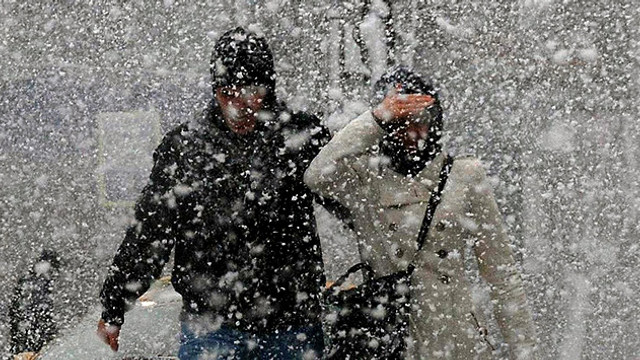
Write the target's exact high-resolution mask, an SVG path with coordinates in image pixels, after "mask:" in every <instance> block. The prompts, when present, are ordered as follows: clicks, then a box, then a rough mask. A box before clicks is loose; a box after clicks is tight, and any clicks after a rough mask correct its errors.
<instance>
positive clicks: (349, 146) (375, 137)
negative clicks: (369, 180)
mask: <svg viewBox="0 0 640 360" xmlns="http://www.w3.org/2000/svg"><path fill="white" fill-rule="evenodd" d="M383 135H384V131H383V130H382V128H381V127H380V126H379V125H378V124H377V122H376V121H375V120H374V118H373V116H372V114H371V112H370V111H367V112H365V113H363V114H362V115H360V116H359V117H358V118H356V119H355V120H353V121H351V122H350V123H349V124H348V125H347V126H345V127H344V129H342V130H341V131H339V132H338V133H337V134H336V135H335V136H334V137H333V139H331V141H329V143H328V144H327V145H325V146H324V148H322V150H321V151H320V153H319V154H318V156H316V158H315V159H314V160H313V161H312V162H311V165H309V168H308V169H307V171H306V172H305V174H304V181H305V183H306V184H307V185H308V186H309V188H310V189H311V190H313V191H314V192H315V193H317V194H319V195H320V196H322V197H325V198H331V199H335V200H337V201H339V202H340V203H342V204H343V205H345V206H347V207H352V205H353V204H351V203H352V202H357V201H361V200H362V199H360V196H358V192H359V190H360V189H361V188H362V186H363V185H365V183H366V180H365V179H364V178H363V177H364V176H365V175H366V174H365V173H363V171H364V172H366V171H367V170H368V169H367V168H366V166H365V167H364V168H363V167H362V165H361V164H356V161H355V159H356V158H358V157H359V156H362V155H364V154H366V153H367V152H369V151H370V150H371V148H372V147H373V146H376V145H378V144H379V143H380V140H381V139H382V137H383ZM367 166H368V164H367Z"/></svg>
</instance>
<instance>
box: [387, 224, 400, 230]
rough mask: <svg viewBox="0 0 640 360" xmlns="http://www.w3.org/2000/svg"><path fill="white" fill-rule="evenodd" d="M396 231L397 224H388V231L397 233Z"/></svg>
mask: <svg viewBox="0 0 640 360" xmlns="http://www.w3.org/2000/svg"><path fill="white" fill-rule="evenodd" d="M397 230H398V224H396V223H391V224H389V231H397Z"/></svg>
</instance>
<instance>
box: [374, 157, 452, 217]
mask: <svg viewBox="0 0 640 360" xmlns="http://www.w3.org/2000/svg"><path fill="white" fill-rule="evenodd" d="M444 154H445V152H444V151H443V152H440V153H439V154H438V155H437V156H436V157H435V158H434V159H433V160H431V161H430V162H429V163H428V164H427V165H426V166H425V167H424V169H422V171H420V172H419V173H418V174H417V175H416V176H415V177H407V176H404V175H402V174H399V173H397V172H395V171H393V170H392V169H391V168H389V167H388V166H383V167H382V168H381V173H380V177H381V179H382V181H381V182H380V185H381V186H380V188H379V189H378V194H379V202H380V205H382V206H384V207H400V206H403V205H409V204H414V203H420V202H427V201H429V197H430V196H431V192H432V191H433V189H434V188H435V187H436V186H437V185H438V181H439V179H440V170H441V169H442V165H443V164H444Z"/></svg>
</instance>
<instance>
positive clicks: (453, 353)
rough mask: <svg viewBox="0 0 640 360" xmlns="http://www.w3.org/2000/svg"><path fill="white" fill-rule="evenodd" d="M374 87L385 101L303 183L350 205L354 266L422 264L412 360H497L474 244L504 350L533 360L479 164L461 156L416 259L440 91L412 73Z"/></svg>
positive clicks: (435, 160)
mask: <svg viewBox="0 0 640 360" xmlns="http://www.w3.org/2000/svg"><path fill="white" fill-rule="evenodd" d="M376 88H377V100H378V101H379V105H378V106H377V107H376V108H375V109H374V110H373V111H367V112H365V113H364V114H362V115H361V116H359V117H358V118H356V119H355V120H353V121H352V122H350V123H349V124H348V125H347V126H346V127H345V128H344V129H343V130H342V131H340V132H338V133H337V134H336V135H335V137H334V138H333V139H332V140H331V142H330V143H329V144H328V145H326V146H325V147H324V149H323V150H322V151H321V152H320V154H319V155H318V156H317V157H316V158H315V159H314V160H313V162H312V163H311V165H310V167H309V168H308V170H307V172H306V174H305V182H306V183H307V185H308V186H309V187H310V188H311V189H312V190H314V191H315V192H317V193H319V194H320V195H322V196H324V197H331V198H334V199H336V200H338V201H339V202H341V203H342V204H343V205H345V206H346V207H347V208H349V209H350V211H351V213H352V216H353V223H354V225H355V230H356V234H357V236H358V240H359V244H358V246H359V250H360V255H361V259H354V263H355V262H358V260H362V261H366V262H368V263H369V264H370V265H371V266H372V267H373V269H374V271H375V272H376V276H384V275H387V274H390V273H393V272H396V271H400V270H404V269H406V268H407V266H408V265H409V263H410V262H411V261H414V264H416V265H417V268H416V271H415V272H414V273H413V278H412V285H413V286H412V290H411V291H412V293H411V299H412V302H413V304H412V305H413V310H414V311H413V312H412V313H411V318H410V341H409V342H408V344H407V346H408V349H407V357H408V358H417V359H474V358H479V359H491V358H493V357H494V354H495V353H494V352H493V350H494V349H495V348H496V345H497V344H495V339H496V337H495V336H494V335H495V334H490V333H488V330H487V328H486V327H485V324H486V319H485V317H484V316H483V311H482V310H481V309H477V308H476V306H475V304H474V301H473V297H474V296H473V294H472V292H471V288H472V287H471V284H470V282H469V280H468V278H467V276H465V258H464V257H465V249H467V248H468V247H471V248H472V250H473V251H472V252H470V253H472V254H474V256H475V257H476V258H477V262H478V266H479V272H480V275H481V276H482V278H483V279H484V280H485V281H486V282H487V283H488V285H489V286H490V290H491V298H492V300H493V303H494V306H493V308H494V314H495V318H496V320H497V323H498V325H499V328H500V331H501V333H502V338H504V340H505V343H506V344H507V345H508V347H506V349H507V350H506V353H508V354H509V357H510V358H513V359H533V358H535V357H534V352H533V348H534V343H535V333H534V325H533V321H532V318H531V314H530V312H529V309H528V307H527V304H526V296H525V293H524V291H523V287H522V281H521V278H520V275H519V274H518V272H517V270H516V267H515V261H514V257H513V253H512V251H511V248H510V244H509V241H508V238H507V236H506V234H505V230H504V227H503V224H502V217H501V214H500V212H499V210H498V207H497V205H496V202H495V200H494V197H493V193H492V190H491V186H490V184H489V183H488V181H487V178H486V175H485V171H484V169H483V167H482V165H481V163H480V162H479V161H478V160H477V159H475V158H458V159H455V161H454V164H453V167H452V169H451V172H450V175H449V179H448V181H447V183H446V187H445V189H444V191H443V194H442V200H441V203H440V205H439V206H438V208H437V210H436V212H435V215H434V219H433V221H432V223H431V228H430V231H429V233H428V236H427V240H426V242H425V245H424V247H423V248H422V250H421V251H420V252H419V253H417V257H416V258H415V260H414V256H415V255H416V251H417V234H418V231H419V228H420V225H421V223H422V219H423V216H424V214H425V212H426V206H427V205H426V204H427V202H428V200H429V197H430V194H431V192H432V190H434V188H435V187H437V185H438V180H439V173H440V170H441V168H442V166H443V163H444V160H445V153H444V152H443V151H441V149H440V145H439V144H438V140H439V138H440V131H441V126H442V111H441V108H440V105H439V102H438V98H437V94H436V93H435V91H433V88H432V87H431V86H429V85H426V84H425V83H424V82H423V81H422V79H421V78H420V77H419V76H417V75H415V74H414V73H412V72H411V71H409V70H407V69H405V68H396V69H393V70H392V71H390V72H389V73H387V74H386V75H385V76H383V78H382V79H380V81H378V83H377V84H376ZM407 94H411V95H407ZM425 108H428V109H427V110H424V109H425ZM425 114H426V115H425ZM427 115H430V116H427ZM425 119H426V120H425ZM467 253H469V252H467ZM498 338H499V337H498Z"/></svg>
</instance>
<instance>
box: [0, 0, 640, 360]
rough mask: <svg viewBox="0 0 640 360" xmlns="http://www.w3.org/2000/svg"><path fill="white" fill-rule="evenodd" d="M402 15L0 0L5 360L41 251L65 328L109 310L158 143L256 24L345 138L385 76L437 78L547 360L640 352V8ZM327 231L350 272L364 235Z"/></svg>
mask: <svg viewBox="0 0 640 360" xmlns="http://www.w3.org/2000/svg"><path fill="white" fill-rule="evenodd" d="M391 3H392V5H391V6H389V3H388V2H385V1H382V0H375V1H371V2H369V1H366V2H365V1H316V0H313V1H294V0H272V1H259V0H239V1H188V2H186V1H177V0H175V1H174V0H164V1H163V2H143V1H82V2H81V1H60V2H53V1H51V2H47V1H33V2H28V3H25V2H21V1H3V2H0V20H1V21H0V23H1V24H2V26H0V184H1V186H0V288H3V289H5V291H3V292H2V293H0V346H2V348H4V349H5V350H4V351H7V350H6V346H7V328H6V326H4V327H3V325H2V324H6V323H7V322H6V321H5V318H6V309H7V304H8V300H9V297H10V290H9V289H10V288H11V287H12V286H13V284H14V283H15V281H16V278H17V277H18V276H20V275H22V274H24V273H25V272H26V269H27V267H28V264H29V263H30V262H32V261H33V259H34V258H36V257H37V256H38V254H39V253H40V251H41V250H42V249H45V248H46V249H55V250H57V251H59V252H60V254H61V255H62V258H63V266H62V277H61V279H60V280H59V281H58V285H57V287H56V289H55V291H56V293H57V295H56V301H57V302H58V304H57V308H58V309H59V313H58V316H59V321H60V324H61V326H63V327H65V326H73V323H74V321H75V320H76V319H78V317H80V316H81V315H82V314H83V313H84V312H85V311H86V310H87V309H89V308H91V307H95V306H96V305H97V304H98V300H97V294H98V291H99V289H100V286H101V283H102V280H103V279H104V276H105V274H106V268H107V266H108V265H109V263H110V261H111V258H112V256H113V254H114V252H115V249H116V248H117V246H118V245H119V243H120V241H121V240H122V237H123V235H124V229H125V227H126V225H127V223H128V221H130V215H131V204H132V202H133V201H135V198H136V196H137V193H138V192H139V191H140V189H141V187H142V186H144V182H145V179H146V177H147V176H148V170H149V166H150V160H149V159H150V156H151V152H152V150H153V148H154V147H155V145H156V144H157V143H158V141H159V139H160V136H161V134H163V133H164V132H166V131H167V130H169V129H170V128H172V127H173V126H175V125H177V124H179V123H181V122H184V121H187V120H188V119H190V118H192V117H193V116H195V114H196V113H197V112H198V111H199V110H200V109H201V108H203V107H204V106H205V105H206V103H207V101H208V100H209V99H210V97H211V90H210V85H209V73H208V63H209V56H210V52H211V49H212V46H213V44H214V42H215V40H216V39H217V37H218V36H219V35H221V34H222V33H223V32H224V31H226V30H228V29H230V28H232V27H235V26H237V25H243V26H247V27H248V28H250V29H252V30H254V31H257V32H259V33H262V34H264V35H265V36H266V38H267V39H268V40H269V42H270V44H271V46H272V50H273V51H274V54H275V59H276V66H277V72H278V74H279V78H278V92H279V94H280V96H281V98H282V99H283V100H285V101H286V102H287V103H288V104H289V106H290V107H292V108H293V109H294V110H305V111H311V112H315V113H317V114H319V115H320V116H322V118H323V119H324V120H325V121H326V123H327V125H328V126H329V127H330V128H331V129H332V130H334V131H335V130H337V129H339V128H341V127H342V126H344V124H345V123H346V122H347V121H348V120H349V119H350V118H352V117H353V116H355V115H357V114H358V113H359V112H361V111H363V110H365V109H366V107H367V106H368V101H369V98H370V86H371V79H374V80H375V79H376V78H377V77H378V76H379V75H380V74H381V73H382V72H383V71H384V69H385V68H386V66H387V65H388V64H389V63H402V64H407V65H410V66H413V67H414V68H415V69H416V70H417V71H419V72H420V73H421V74H423V75H425V76H426V77H429V78H431V79H432V80H433V82H434V83H435V84H436V86H437V87H438V88H439V89H440V92H441V95H442V98H443V103H444V107H445V109H446V117H445V121H446V126H445V127H446V130H447V140H448V143H449V148H450V150H451V151H452V152H454V153H457V154H474V155H476V156H478V157H480V158H482V159H483V160H484V161H485V164H486V165H487V169H488V171H489V173H490V175H491V179H492V180H493V184H494V187H495V189H496V193H497V196H498V201H499V205H500V206H501V208H502V210H503V213H504V216H505V221H506V223H507V225H508V227H509V231H510V234H511V235H512V240H513V244H514V248H515V249H516V250H517V253H518V258H519V259H520V260H521V264H522V269H523V272H524V277H525V280H526V290H527V293H528V296H529V301H530V303H531V305H532V308H533V312H534V317H535V321H536V325H537V327H538V334H539V338H540V349H539V351H540V354H541V355H542V357H543V358H545V359H558V358H561V359H627V358H632V357H633V356H634V355H637V354H639V353H640V336H638V335H640V334H639V332H640V316H639V315H638V310H639V308H640V306H639V304H640V302H639V300H638V299H637V295H636V294H637V293H638V290H639V286H640V271H639V270H637V269H638V265H639V261H638V245H637V243H638V225H637V223H638V208H639V205H640V204H639V202H638V190H639V184H638V175H639V174H638V171H639V166H638V160H637V158H638V156H639V155H640V154H639V151H638V127H639V126H640V125H639V123H638V120H639V119H638V117H639V116H638V113H639V110H640V109H639V108H638V107H639V104H640V102H639V101H638V98H639V95H640V94H639V85H640V84H639V76H638V75H639V70H638V69H639V67H638V59H639V58H640V51H639V41H640V36H639V31H640V30H639V29H640V21H639V20H638V19H639V18H640V17H639V15H640V13H639V12H640V10H639V9H638V7H637V3H635V2H634V1H632V0H619V1H607V2H603V1H572V0H564V1H554V0H519V1H502V0H500V1H493V2H484V1H472V0H460V1H444V0H427V1H419V0H398V1H392V2H391ZM388 20H391V23H392V27H391V29H393V31H394V34H395V35H394V36H393V37H392V39H393V41H392V42H388V41H387V38H390V37H389V36H387V35H390V34H389V33H388V32H387V33H386V34H385V23H386V22H388ZM387 29H389V27H387ZM391 35H393V34H391ZM390 45H393V46H390ZM321 218H322V219H323V222H322V224H323V229H322V231H323V241H324V242H325V243H326V244H327V249H329V250H330V251H332V252H333V253H334V254H335V255H336V256H337V258H339V259H345V258H348V255H349V252H352V251H353V248H352V247H351V246H352V245H353V244H352V242H351V241H350V237H349V236H350V235H349V234H346V233H344V232H343V231H342V230H340V229H338V228H339V226H338V225H337V224H336V223H335V222H334V221H332V219H330V218H329V217H328V216H326V214H324V215H322V216H321ZM346 265H348V264H343V263H340V262H337V263H336V262H332V263H329V262H328V263H327V271H328V272H329V273H330V274H336V273H339V272H340V271H341V269H343V268H344V266H346ZM96 320H97V319H96Z"/></svg>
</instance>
